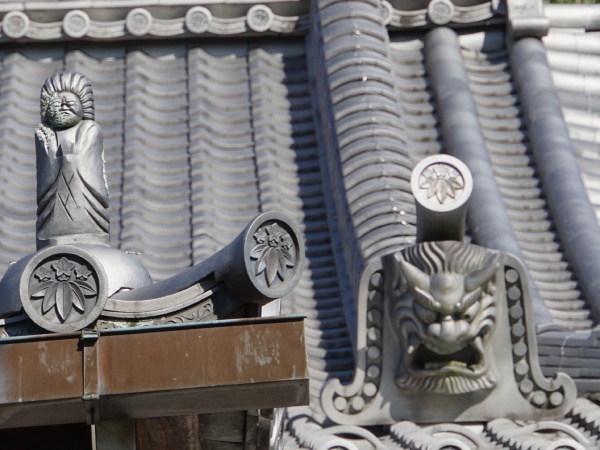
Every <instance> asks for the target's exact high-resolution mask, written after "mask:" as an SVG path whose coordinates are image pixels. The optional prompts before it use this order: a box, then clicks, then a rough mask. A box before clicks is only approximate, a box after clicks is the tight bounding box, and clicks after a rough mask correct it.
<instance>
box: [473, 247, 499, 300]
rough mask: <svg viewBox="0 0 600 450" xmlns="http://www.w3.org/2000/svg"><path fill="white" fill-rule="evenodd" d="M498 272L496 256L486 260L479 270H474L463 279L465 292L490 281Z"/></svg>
mask: <svg viewBox="0 0 600 450" xmlns="http://www.w3.org/2000/svg"><path fill="white" fill-rule="evenodd" d="M496 270H498V255H493V256H490V257H488V258H487V259H486V261H485V263H484V266H483V267H482V268H481V269H477V270H474V271H473V272H471V273H470V274H469V275H467V276H466V277H465V292H471V291H472V290H474V289H477V288H478V287H479V286H481V285H483V284H484V283H487V282H488V281H489V280H491V279H492V277H493V276H494V274H495V273H496Z"/></svg>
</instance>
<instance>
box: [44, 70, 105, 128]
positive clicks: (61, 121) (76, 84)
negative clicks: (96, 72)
mask: <svg viewBox="0 0 600 450" xmlns="http://www.w3.org/2000/svg"><path fill="white" fill-rule="evenodd" d="M40 108H41V116H42V123H43V124H45V125H50V126H51V127H53V128H70V127H72V126H74V125H76V124H78V123H79V122H80V121H81V120H86V119H87V120H94V94H93V92H92V85H91V84H90V82H89V81H88V80H87V79H86V78H85V77H84V76H83V75H81V74H79V73H74V72H61V73H55V74H54V75H52V76H50V77H48V79H47V80H46V82H45V83H44V86H42V92H41V94H40Z"/></svg>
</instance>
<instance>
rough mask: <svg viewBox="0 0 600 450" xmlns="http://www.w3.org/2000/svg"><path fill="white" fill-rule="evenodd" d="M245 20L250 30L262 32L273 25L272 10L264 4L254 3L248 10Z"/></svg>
mask: <svg viewBox="0 0 600 450" xmlns="http://www.w3.org/2000/svg"><path fill="white" fill-rule="evenodd" d="M246 21H247V22H248V26H249V27H250V29H251V30H252V31H257V32H259V33H262V32H263V31H267V30H268V29H269V28H271V25H273V11H271V9H270V8H268V7H267V6H265V5H254V6H253V7H252V8H250V9H249V10H248V14H247V16H246Z"/></svg>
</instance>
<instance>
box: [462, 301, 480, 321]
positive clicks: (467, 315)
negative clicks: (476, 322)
mask: <svg viewBox="0 0 600 450" xmlns="http://www.w3.org/2000/svg"><path fill="white" fill-rule="evenodd" d="M480 309H481V303H479V302H477V303H473V304H472V305H471V306H469V307H468V308H467V309H466V311H465V312H463V313H462V318H463V320H467V321H470V320H473V318H474V317H475V316H477V314H479V310H480Z"/></svg>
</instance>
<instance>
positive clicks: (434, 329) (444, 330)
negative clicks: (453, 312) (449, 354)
mask: <svg viewBox="0 0 600 450" xmlns="http://www.w3.org/2000/svg"><path fill="white" fill-rule="evenodd" d="M468 330H469V326H468V325H467V324H466V323H465V322H463V321H456V320H454V318H453V317H452V316H450V315H447V316H444V317H443V318H442V320H441V322H438V323H432V324H431V325H429V327H428V331H429V334H430V335H431V336H432V337H435V338H437V339H439V340H440V341H442V342H444V343H452V342H456V341H458V340H459V339H460V338H461V337H462V336H464V335H465V333H467V332H468Z"/></svg>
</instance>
